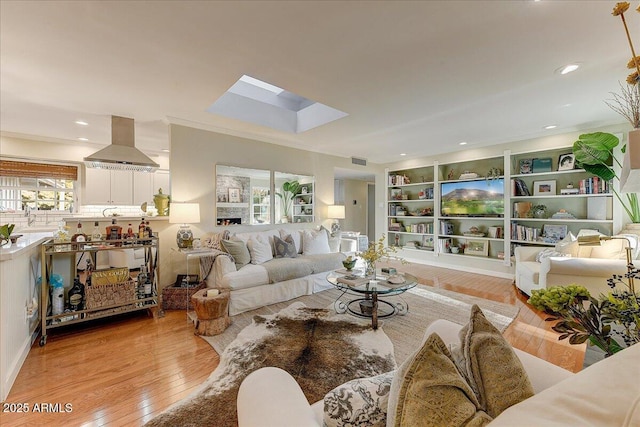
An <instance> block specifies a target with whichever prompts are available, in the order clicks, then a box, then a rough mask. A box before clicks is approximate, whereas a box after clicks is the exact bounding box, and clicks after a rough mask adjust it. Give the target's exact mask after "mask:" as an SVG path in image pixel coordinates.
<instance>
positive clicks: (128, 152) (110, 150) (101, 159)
mask: <svg viewBox="0 0 640 427" xmlns="http://www.w3.org/2000/svg"><path fill="white" fill-rule="evenodd" d="M84 164H85V165H86V166H87V167H88V168H98V169H111V170H126V171H135V172H154V171H155V170H156V169H158V168H159V167H160V165H159V164H157V163H156V162H154V161H153V160H151V159H150V158H149V157H148V156H147V155H145V154H144V153H143V152H142V151H140V150H138V149H137V148H136V147H135V130H134V122H133V119H129V118H126V117H118V116H111V145H109V146H108V147H106V148H103V149H102V150H100V151H96V152H95V153H93V154H92V155H90V156H88V157H85V158H84Z"/></svg>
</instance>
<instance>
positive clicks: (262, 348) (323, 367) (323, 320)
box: [146, 302, 396, 427]
mask: <svg viewBox="0 0 640 427" xmlns="http://www.w3.org/2000/svg"><path fill="white" fill-rule="evenodd" d="M220 359H221V360H220V365H218V367H217V368H216V369H215V370H214V371H213V373H212V374H211V376H210V377H209V378H208V379H207V381H205V383H204V384H203V385H202V387H201V388H200V389H199V390H198V391H197V392H195V393H193V394H192V395H190V396H189V397H187V398H185V399H184V400H182V401H180V402H178V403H177V404H176V405H174V406H173V407H171V408H169V409H168V410H167V411H165V412H163V413H162V414H160V415H159V416H157V417H156V418H154V419H152V420H151V421H150V422H149V423H147V424H146V425H147V426H149V427H151V426H172V427H174V426H184V427H186V426H216V427H224V426H229V427H232V426H237V424H238V418H237V413H236V397H237V395H238V388H239V387H240V383H241V382H242V380H243V379H244V378H245V377H246V376H247V375H249V374H250V373H251V372H253V371H255V370H256V369H258V368H261V367H264V366H276V367H279V368H282V369H284V370H285V371H287V372H289V373H290V374H291V375H293V376H294V378H295V379H296V381H297V382H298V384H300V387H301V388H302V390H303V391H304V393H305V396H306V397H307V399H308V400H309V402H311V403H314V402H317V401H319V400H322V398H323V397H324V395H325V394H326V393H327V392H329V391H330V390H332V389H333V388H335V387H337V386H338V385H340V384H342V383H344V382H346V381H349V380H351V379H354V378H361V377H368V376H372V375H378V374H381V373H384V372H388V371H390V370H393V369H395V368H396V363H395V360H394V356H393V344H392V343H391V341H390V340H389V338H388V337H387V336H386V334H385V333H384V332H383V331H382V329H381V328H379V329H378V330H376V331H374V330H373V329H371V324H370V322H366V321H358V320H357V319H354V318H352V317H349V316H339V315H335V313H334V314H333V315H332V314H331V312H330V311H329V310H326V309H312V308H308V307H306V306H305V305H304V304H302V303H300V302H295V303H293V304H291V305H290V306H289V307H287V308H285V309H283V310H281V311H280V312H279V313H277V314H274V315H268V316H254V318H253V322H252V323H251V324H250V325H249V326H247V327H246V328H244V329H243V330H242V331H241V332H240V333H239V334H238V336H237V337H236V339H235V340H234V341H233V342H232V343H231V344H229V346H228V347H227V348H226V349H225V350H224V352H223V353H222V355H221V358H220ZM194 369H197V368H196V367H194Z"/></svg>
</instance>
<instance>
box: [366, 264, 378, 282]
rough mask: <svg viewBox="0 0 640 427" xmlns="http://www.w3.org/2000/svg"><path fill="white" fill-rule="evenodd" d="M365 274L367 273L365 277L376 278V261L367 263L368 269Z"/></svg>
mask: <svg viewBox="0 0 640 427" xmlns="http://www.w3.org/2000/svg"><path fill="white" fill-rule="evenodd" d="M364 273H365V275H366V276H367V277H369V276H373V277H374V278H375V276H376V262H375V261H367V267H366V269H365V272H364Z"/></svg>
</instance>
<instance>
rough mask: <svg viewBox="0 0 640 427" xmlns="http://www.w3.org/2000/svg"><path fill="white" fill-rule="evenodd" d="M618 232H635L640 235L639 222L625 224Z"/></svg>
mask: <svg viewBox="0 0 640 427" xmlns="http://www.w3.org/2000/svg"><path fill="white" fill-rule="evenodd" d="M620 234H635V235H636V236H638V237H640V224H639V223H635V222H632V223H629V224H625V225H624V227H622V230H620Z"/></svg>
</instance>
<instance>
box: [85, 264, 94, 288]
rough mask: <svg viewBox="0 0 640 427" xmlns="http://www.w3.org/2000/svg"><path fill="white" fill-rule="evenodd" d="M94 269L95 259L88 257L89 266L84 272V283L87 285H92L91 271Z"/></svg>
mask: <svg viewBox="0 0 640 427" xmlns="http://www.w3.org/2000/svg"><path fill="white" fill-rule="evenodd" d="M92 269H93V261H91V258H89V259H87V268H85V270H84V274H85V275H86V277H85V279H84V284H85V286H86V287H89V286H91V271H92Z"/></svg>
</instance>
